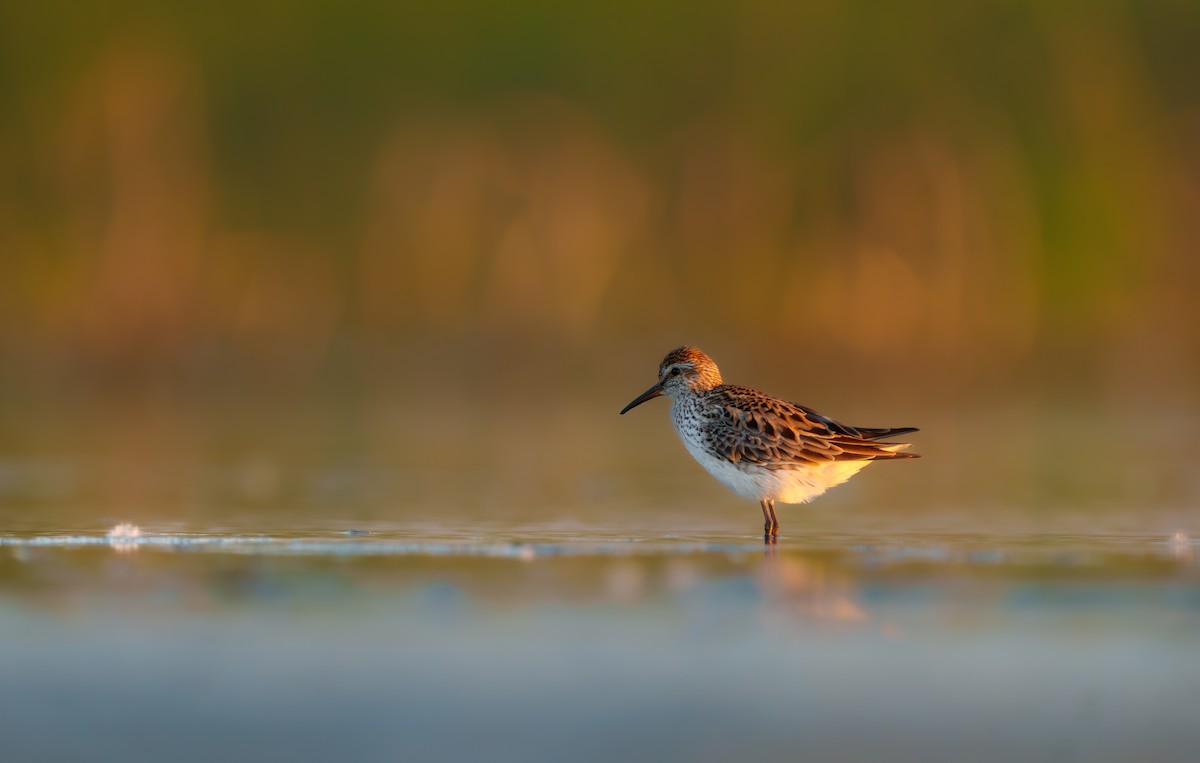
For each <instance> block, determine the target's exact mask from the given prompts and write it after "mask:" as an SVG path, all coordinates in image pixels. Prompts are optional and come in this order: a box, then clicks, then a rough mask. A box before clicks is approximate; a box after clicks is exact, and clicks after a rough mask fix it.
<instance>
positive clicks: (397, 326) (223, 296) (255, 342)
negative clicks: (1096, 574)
mask: <svg viewBox="0 0 1200 763" xmlns="http://www.w3.org/2000/svg"><path fill="white" fill-rule="evenodd" d="M1198 50H1200V5H1196V4H1194V3H1188V2H1178V1H1175V0H1156V1H1153V2H1138V3H1127V2H1120V1H1119V0H1093V1H1092V2H1088V3H1071V2H1055V3H1037V2H1001V1H999V0H997V1H995V2H988V1H986V0H985V1H983V2H975V3H937V2H925V1H919V2H913V3H905V4H896V5H889V4H879V3H870V2H849V3H840V4H836V7H834V6H831V5H830V4H829V3H813V2H791V3H784V2H739V3H731V2H705V1H704V0H701V1H700V2H696V0H689V2H660V3H652V4H643V5H640V6H638V7H629V8H624V7H614V6H613V5H612V4H611V3H600V2H591V1H590V0H588V1H585V2H579V3H565V4H564V3H558V2H543V1H542V0H533V1H529V2H517V3H512V2H492V1H491V0H451V1H450V2H445V3H394V2H370V1H364V2H357V3H335V2H324V1H319V0H296V1H294V2H288V3H256V2H251V3H242V4H238V5H237V6H236V7H225V6H222V5H211V4H195V3H185V2H163V3H155V4H143V3H125V4H120V5H119V6H116V7H114V6H113V5H112V4H108V3H65V2H57V1H51V2H41V3H6V4H4V5H2V6H0V114H2V115H3V116H2V117H0V517H2V518H3V520H4V522H5V524H6V525H7V527H8V528H9V529H13V528H21V527H23V526H28V527H33V526H42V525H44V524H45V523H46V522H48V521H51V520H48V517H51V516H53V520H52V521H53V522H57V523H61V524H70V525H81V524H82V525H87V524H88V523H93V522H94V523H95V524H96V525H97V526H107V525H108V524H109V523H111V521H112V520H113V519H115V518H120V519H130V520H134V521H142V522H144V521H148V520H154V521H157V522H160V523H161V522H169V521H178V522H180V523H183V524H187V523H188V522H190V521H193V520H194V518H195V517H196V516H202V517H204V518H205V519H206V521H212V522H217V523H220V522H228V523H234V522H252V521H254V520H253V518H254V517H256V516H263V517H268V518H271V517H273V519H271V520H270V521H274V522H276V524H277V523H278V517H279V516H280V513H279V512H286V516H287V517H289V521H291V522H295V521H298V520H297V517H301V516H304V512H309V513H310V514H312V515H313V516H317V515H320V516H330V515H334V516H338V517H346V518H347V521H350V520H362V519H363V518H366V519H368V520H369V519H370V518H372V517H392V518H395V517H398V516H404V517H407V518H410V519H413V520H414V521H418V520H428V521H430V522H436V521H445V520H446V518H447V517H451V518H460V519H462V520H463V521H469V522H480V521H494V522H499V523H504V522H519V521H525V520H529V521H533V520H539V521H540V520H553V521H564V522H569V521H586V520H587V519H588V518H589V517H602V518H607V519H606V520H605V521H608V522H610V523H612V524H620V523H621V521H622V520H620V519H613V517H614V516H619V514H614V512H619V511H625V512H628V516H630V517H633V516H638V517H646V516H650V515H654V516H659V515H661V514H663V512H659V511H658V509H659V508H660V507H661V505H662V502H663V501H666V500H668V498H667V497H668V496H669V497H670V498H669V500H671V501H675V502H680V503H682V504H689V506H688V507H687V508H680V507H676V508H674V509H671V508H668V509H666V510H665V518H662V519H661V521H663V522H664V523H667V524H681V525H682V524H686V523H687V522H689V521H691V518H692V517H694V516H695V512H696V511H702V510H703V509H704V507H706V506H707V507H710V508H712V510H713V511H714V512H718V511H719V512H720V513H719V516H722V517H729V521H731V522H732V521H737V520H742V519H744V520H745V521H746V522H748V525H747V528H748V529H756V526H755V522H757V518H756V517H757V509H756V508H755V507H753V506H745V507H743V511H742V512H741V513H738V512H737V511H736V509H735V507H736V506H738V505H740V503H741V502H740V501H739V499H736V498H735V497H733V496H732V495H728V494H725V493H724V491H723V489H722V488H720V487H719V486H717V485H716V484H715V483H712V482H711V481H709V479H708V478H707V477H706V476H705V475H703V474H702V473H701V472H700V470H699V469H698V468H697V467H696V466H695V465H694V464H692V463H691V462H690V460H689V459H688V458H687V457H686V455H685V453H684V452H683V450H682V448H680V447H679V445H678V444H677V443H676V442H675V441H674V438H675V435H674V433H673V432H672V431H671V429H670V425H669V423H668V421H667V416H666V412H665V404H663V405H657V406H655V405H651V406H646V407H644V408H641V409H638V410H637V411H636V412H635V413H634V414H631V415H629V416H625V417H622V418H618V417H617V415H616V412H617V411H618V410H619V409H620V407H621V406H622V405H624V404H625V403H626V402H627V401H628V400H630V399H631V398H632V397H634V396H635V395H636V394H638V393H639V392H641V391H642V390H643V389H645V388H646V387H647V386H648V385H649V384H650V383H651V382H652V381H653V378H654V374H655V371H656V368H657V364H658V361H659V360H660V358H661V357H662V355H663V354H665V353H666V351H667V350H669V349H671V348H672V347H674V346H676V345H679V344H682V343H691V344H696V345H699V346H700V347H702V348H703V349H705V350H706V351H707V352H709V354H711V355H712V356H713V357H714V358H715V359H716V360H717V362H718V363H719V364H721V367H722V369H723V371H724V373H725V376H726V379H727V380H729V381H732V382H736V383H743V384H748V385H752V386H757V387H760V388H763V389H766V390H768V391H770V392H772V393H774V394H777V395H780V396H782V397H787V398H790V399H793V400H797V401H799V402H804V403H806V404H809V405H812V406H814V407H816V408H818V409H819V410H822V411H823V412H825V413H827V414H829V415H831V416H833V417H834V418H838V419H841V420H843V421H847V422H848V423H851V424H858V425H867V426H880V425H890V426H908V425H915V426H920V427H921V428H922V430H923V431H922V432H921V433H920V434H919V435H916V436H914V440H915V442H916V443H917V445H916V447H915V448H914V450H916V451H917V452H920V453H922V454H923V455H925V458H924V459H922V460H921V461H916V462H911V463H905V464H903V465H902V466H893V465H889V466H881V467H877V468H876V470H872V471H871V472H869V473H868V475H867V476H866V477H865V478H863V477H860V478H859V480H858V481H857V482H856V483H855V484H854V485H851V486H846V487H845V488H840V489H839V491H835V492H834V493H831V494H830V496H829V498H828V499H826V500H828V501H830V502H831V503H830V505H831V506H833V507H835V508H836V507H838V506H846V505H847V504H855V505H856V506H860V507H861V506H864V505H865V506H871V507H877V508H876V509H875V510H878V511H883V512H887V511H896V510H904V511H906V512H907V513H908V515H910V516H915V517H921V516H927V517H928V518H929V521H930V522H931V523H934V524H937V525H938V526H946V525H947V524H948V523H954V522H958V523H961V524H966V525H969V524H972V523H975V522H978V521H979V519H980V517H982V516H986V517H988V518H989V520H988V521H992V522H1003V521H1007V520H1004V519H1002V518H1001V517H1012V518H1013V519H1012V521H1014V522H1019V523H1022V524H1029V523H1034V524H1036V523H1037V522H1039V521H1042V520H1041V518H1042V517H1044V516H1047V515H1055V516H1057V517H1059V521H1065V520H1062V517H1063V516H1068V515H1069V516H1070V517H1078V520H1079V521H1080V522H1083V523H1094V522H1096V521H1101V520H1098V519H1097V517H1103V518H1104V519H1103V521H1104V522H1109V523H1111V524H1112V525H1113V526H1114V527H1117V526H1120V527H1124V528H1126V529H1129V528H1141V527H1145V526H1147V525H1154V526H1155V529H1159V525H1161V529H1164V530H1171V529H1175V528H1178V527H1181V526H1182V527H1187V526H1189V525H1188V523H1189V522H1190V523H1192V524H1194V523H1195V512H1194V509H1193V508H1192V507H1194V506H1195V502H1196V499H1197V497H1200V476H1198V474H1197V470H1196V468H1195V463H1196V457H1197V456H1198V455H1200V449H1198V447H1197V444H1196V436H1195V432H1196V423H1197V420H1198V413H1200V395H1198V392H1197V390H1198V389H1200V352H1198V349H1200V308H1198V307H1197V299H1196V289H1197V283H1198V282H1200V258H1198V257H1197V254H1198V252H1197V242H1198V241H1200V90H1198V89H1197V87H1196V83H1197V82H1200V54H1198V53H1197V51H1198ZM885 470H886V471H887V472H888V473H887V474H884V472H885ZM1106 507H1116V511H1115V512H1109V513H1106V512H1105V508H1106ZM713 516H718V514H716V513H714V515H713ZM860 516H862V515H861V514H860ZM866 516H870V514H869V512H868V514H867V515H866ZM263 521H268V520H263ZM1070 521H1075V520H1070Z"/></svg>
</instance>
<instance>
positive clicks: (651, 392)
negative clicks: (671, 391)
mask: <svg viewBox="0 0 1200 763" xmlns="http://www.w3.org/2000/svg"><path fill="white" fill-rule="evenodd" d="M661 394H662V382H659V383H657V384H655V385H654V386H653V387H651V388H650V389H648V390H646V391H645V392H643V393H642V394H640V395H638V396H637V397H635V398H634V399H633V401H632V402H631V403H629V405H627V406H625V407H624V408H622V409H621V413H622V414H624V413H625V411H628V410H630V409H632V408H637V407H638V406H639V405H641V404H642V403H644V402H646V401H647V400H653V399H654V398H656V397H658V396H659V395H661Z"/></svg>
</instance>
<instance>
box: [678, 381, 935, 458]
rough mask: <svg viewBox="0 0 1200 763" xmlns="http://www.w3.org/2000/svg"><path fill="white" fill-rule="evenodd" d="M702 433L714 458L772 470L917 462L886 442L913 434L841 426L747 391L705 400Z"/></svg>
mask: <svg viewBox="0 0 1200 763" xmlns="http://www.w3.org/2000/svg"><path fill="white" fill-rule="evenodd" d="M699 398H700V399H699V400H698V402H699V405H698V406H697V412H698V413H699V415H700V416H701V418H702V419H703V423H702V424H700V426H699V430H700V433H701V435H702V436H703V438H704V442H705V445H706V446H707V449H708V450H709V452H710V453H712V455H713V456H714V457H720V458H724V459H726V460H728V461H731V462H733V463H738V462H748V463H751V464H755V465H757V466H760V467H763V468H767V469H794V468H796V466H798V465H801V464H808V465H813V466H816V465H820V464H823V463H827V462H829V461H873V460H876V459H885V458H914V457H915V456H914V454H912V453H902V452H897V450H896V449H897V448H898V447H905V446H906V443H886V442H879V440H880V439H882V438H886V437H892V436H896V435H901V434H906V433H908V432H913V431H915V429H913V428H912V427H900V428H895V429H874V428H859V427H852V426H847V425H846V424H841V423H839V422H837V421H834V420H833V419H830V418H828V417H826V416H822V415H821V414H820V413H817V412H816V411H814V410H812V409H811V408H808V407H807V406H803V405H799V404H797V403H791V402H788V401H786V400H781V399H779V398H776V397H772V396H770V395H767V394H764V393H762V392H759V391H758V390H753V389H749V388H747V387H738V386H735V385H732V384H721V385H718V386H716V387H713V388H712V389H710V390H708V391H706V392H702V393H700V395H699Z"/></svg>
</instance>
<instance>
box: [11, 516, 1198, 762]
mask: <svg viewBox="0 0 1200 763" xmlns="http://www.w3.org/2000/svg"><path fill="white" fill-rule="evenodd" d="M734 527H735V523H732V522H730V523H726V524H725V525H724V526H713V527H703V526H702V527H701V528H699V529H698V530H696V531H693V532H689V533H687V534H679V533H671V532H661V531H657V530H654V529H645V528H643V529H641V530H639V531H637V532H633V533H631V532H629V530H628V528H627V527H624V526H617V525H613V526H579V525H575V526H572V527H563V526H561V525H554V524H544V525H537V524H526V525H523V526H517V525H514V526H512V527H508V528H506V529H505V530H503V531H499V530H496V529H494V528H481V527H479V526H477V525H472V526H464V527H455V526H452V525H445V526H443V527H441V528H439V529H438V530H437V531H434V530H433V528H430V527H428V526H425V525H403V524H395V525H391V526H388V525H386V524H383V523H379V522H377V523H374V524H373V526H371V527H367V528H351V527H345V528H342V529H336V530H335V529H333V528H332V527H328V528H324V529H322V528H319V527H310V528H305V529H304V530H302V531H296V530H294V529H293V530H287V531H285V530H282V529H281V530H280V531H278V532H268V531H265V530H264V529H263V528H261V527H260V528H259V531H258V532H255V533H250V534H245V533H233V532H228V531H219V530H216V531H204V530H203V529H193V530H191V531H188V532H181V531H179V530H178V529H173V530H170V531H158V530H155V528H153V527H150V526H145V527H141V528H136V529H135V528H133V527H132V526H129V527H123V528H115V529H114V534H113V536H109V535H108V534H107V533H105V532H98V531H96V532H93V531H89V532H78V531H69V530H59V531H48V530H47V531H40V532H34V531H25V532H20V533H7V534H4V535H3V537H0V631H2V632H3V633H4V634H5V647H4V649H3V650H0V674H2V675H3V676H4V681H3V682H2V683H0V708H2V713H0V718H2V719H3V720H0V726H2V727H3V728H2V732H3V739H4V740H5V741H4V747H5V750H6V755H5V757H6V758H7V759H13V760H34V759H38V760H59V759H79V760H82V759H92V760H95V759H117V758H121V759H125V760H165V759H171V760H211V759H214V758H218V757H219V758H222V759H237V760H244V759H252V758H267V757H269V758H272V759H289V760H330V759H346V760H395V759H423V760H471V759H490V760H530V759H547V760H550V759H554V760H563V759H571V760H596V761H600V760H613V759H641V760H666V759H678V760H718V759H747V758H749V757H751V756H761V757H763V758H764V759H779V758H806V759H822V760H866V759H870V758H880V759H886V760H913V761H918V760H921V761H923V760H934V759H958V760H968V759H969V760H977V761H979V760H982V761H986V760H1160V761H1163V760H1191V759H1193V758H1194V752H1195V750H1196V749H1197V745H1200V727H1198V726H1197V724H1196V723H1195V717H1196V716H1195V710H1196V708H1197V707H1200V660H1197V659H1195V655H1196V647H1197V645H1198V644H1200V566H1198V565H1197V562H1196V559H1197V556H1198V554H1200V545H1198V544H1197V543H1196V542H1195V541H1194V540H1192V539H1190V538H1189V537H1188V536H1186V535H1185V534H1182V533H1180V534H1176V535H1151V534H1099V533H1096V534H1088V533H1070V534H1068V533H1064V534H1052V533H1038V534H1024V535H1023V534H1018V533H993V534H988V533H980V532H976V533H974V534H957V533H941V534H939V533H930V532H922V533H917V532H908V533H904V532H898V531H892V532H889V531H888V530H887V529H880V528H876V529H875V530H874V531H872V532H861V531H860V532H857V533H855V532H852V531H841V532H829V533H824V534H818V533H810V534H804V535H800V534H798V533H797V534H790V535H788V534H785V536H784V538H783V539H782V540H781V542H780V543H779V544H778V545H775V546H765V545H764V544H763V543H762V542H761V541H760V540H758V539H757V538H755V537H754V536H752V535H750V534H741V533H739V532H736V531H734Z"/></svg>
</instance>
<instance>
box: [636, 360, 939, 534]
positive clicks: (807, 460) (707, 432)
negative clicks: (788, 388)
mask: <svg viewBox="0 0 1200 763" xmlns="http://www.w3.org/2000/svg"><path fill="white" fill-rule="evenodd" d="M661 396H665V397H668V398H670V400H671V421H672V423H673V424H674V425H675V431H676V432H678V433H679V439H681V440H682V441H683V445H684V447H685V448H687V451H688V453H690V454H692V457H693V458H695V459H696V461H698V462H699V463H700V465H701V466H702V467H704V469H705V470H706V471H707V472H708V473H709V474H711V475H712V476H713V477H715V478H716V479H717V481H718V482H720V483H721V484H723V485H725V487H727V488H729V489H730V490H732V491H733V492H734V493H736V494H737V495H739V496H741V497H743V498H752V499H754V500H757V501H758V502H759V505H760V507H761V508H762V514H763V538H764V540H766V541H767V542H776V539H777V538H778V535H779V519H778V517H777V515H776V514H775V502H776V501H779V502H780V503H806V502H808V501H810V500H812V499H813V498H816V497H817V496H819V495H821V494H822V493H824V492H825V491H826V490H828V489H829V488H831V487H833V486H834V485H840V484H841V483H843V482H845V481H846V480H848V479H850V478H851V477H852V476H854V475H855V474H856V473H857V472H858V471H859V470H861V469H862V468H863V467H865V466H866V465H867V464H869V463H871V462H872V461H890V460H892V459H898V458H917V457H918V456H917V454H915V453H905V452H903V451H904V449H905V448H908V447H909V446H910V445H911V443H906V442H885V441H886V440H887V439H889V438H892V437H898V436H900V435H905V434H909V433H910V432H917V431H920V430H918V429H917V428H916V427H852V426H849V425H847V424H841V423H839V422H837V421H834V420H833V419H831V418H829V417H828V416H824V415H822V414H820V413H817V412H816V411H815V410H813V409H812V408H809V407H807V406H804V405H800V404H799V403H792V402H789V401H787V400H783V399H780V398H777V397H773V396H772V395H768V394H766V393H765V392H760V391H758V390H756V389H750V388H749V387H739V386H736V385H733V384H725V383H724V380H723V379H722V378H721V371H720V369H718V368H717V364H716V363H715V362H713V359H712V358H710V357H709V356H708V355H705V354H704V353H703V352H702V351H700V350H699V349H697V348H695V347H690V346H687V345H684V346H682V347H677V348H675V349H674V350H671V351H670V352H668V353H667V356H666V357H665V358H663V360H662V363H660V364H659V366H658V381H656V382H655V383H654V385H653V386H652V387H650V389H648V390H646V391H645V392H643V393H642V394H640V395H638V396H637V397H635V398H634V399H633V400H632V401H630V403H629V404H628V405H626V406H625V407H624V408H622V409H621V415H624V414H626V413H628V412H629V411H630V410H632V409H634V408H636V407H637V406H639V405H641V404H642V403H645V402H647V401H648V400H653V399H654V398H656V397H661Z"/></svg>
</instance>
